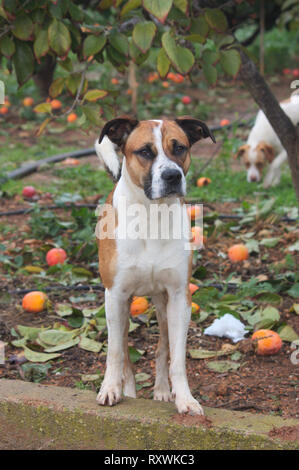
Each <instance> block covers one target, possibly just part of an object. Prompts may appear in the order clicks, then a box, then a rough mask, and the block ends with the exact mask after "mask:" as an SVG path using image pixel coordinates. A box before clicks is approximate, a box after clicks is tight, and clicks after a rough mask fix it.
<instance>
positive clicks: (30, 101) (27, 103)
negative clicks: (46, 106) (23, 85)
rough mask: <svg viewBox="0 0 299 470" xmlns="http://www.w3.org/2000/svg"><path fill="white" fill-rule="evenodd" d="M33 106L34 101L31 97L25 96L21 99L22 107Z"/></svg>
mask: <svg viewBox="0 0 299 470" xmlns="http://www.w3.org/2000/svg"><path fill="white" fill-rule="evenodd" d="M33 104H34V99H33V98H31V96H27V97H26V98H24V99H23V105H24V106H26V107H29V106H32V105H33Z"/></svg>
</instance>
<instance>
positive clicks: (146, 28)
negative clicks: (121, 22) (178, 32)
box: [132, 21, 157, 54]
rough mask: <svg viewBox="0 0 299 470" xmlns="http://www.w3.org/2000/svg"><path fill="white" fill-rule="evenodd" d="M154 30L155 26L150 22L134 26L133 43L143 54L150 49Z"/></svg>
mask: <svg viewBox="0 0 299 470" xmlns="http://www.w3.org/2000/svg"><path fill="white" fill-rule="evenodd" d="M156 30H157V28H156V25H155V24H154V23H153V22H152V21H144V22H142V23H138V24H136V25H135V27H134V29H133V34H132V37H133V41H134V43H135V44H136V46H137V47H138V49H140V50H141V52H143V54H145V53H146V52H147V51H148V50H149V48H150V47H151V45H152V42H153V40H154V37H155V34H156Z"/></svg>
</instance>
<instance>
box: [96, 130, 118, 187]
mask: <svg viewBox="0 0 299 470" xmlns="http://www.w3.org/2000/svg"><path fill="white" fill-rule="evenodd" d="M94 146H95V150H96V153H97V156H98V157H99V159H100V160H101V161H102V162H104V164H105V166H106V167H107V168H108V170H109V171H110V172H111V174H112V176H113V177H114V178H115V179H117V178H118V176H119V170H120V162H119V158H118V155H117V153H116V151H115V150H116V148H117V145H115V144H114V143H113V142H111V140H110V139H109V138H108V137H107V136H106V135H105V137H104V138H103V140H102V142H101V143H99V141H98V139H97V140H96V141H95V145H94Z"/></svg>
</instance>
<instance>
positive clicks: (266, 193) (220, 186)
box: [188, 161, 297, 209]
mask: <svg viewBox="0 0 299 470" xmlns="http://www.w3.org/2000/svg"><path fill="white" fill-rule="evenodd" d="M201 165H202V163H201ZM198 166H199V165H197V164H196V165H194V164H193V166H192V170H191V174H190V177H189V178H188V196H189V197H196V198H198V200H199V201H202V202H203V203H204V202H226V201H232V202H242V201H249V202H254V203H257V202H260V201H262V200H264V199H269V198H271V197H275V198H276V204H275V207H276V208H277V209H278V208H281V207H289V206H296V204H297V202H296V195H295V191H294V189H293V185H292V180H291V176H290V172H289V171H288V170H287V169H286V170H285V172H284V173H283V175H282V178H281V182H280V184H279V185H278V186H276V187H271V188H268V189H264V188H263V185H262V183H248V182H247V180H246V172H245V170H243V171H242V172H235V171H233V170H231V169H230V168H225V167H224V166H223V165H221V164H219V161H216V162H215V163H213V165H211V166H209V167H208V168H207V169H206V170H205V171H204V175H201V176H207V177H208V178H210V179H211V180H212V183H211V184H210V185H208V186H204V187H201V188H198V187H196V178H197V173H196V167H198Z"/></svg>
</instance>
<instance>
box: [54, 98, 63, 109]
mask: <svg viewBox="0 0 299 470" xmlns="http://www.w3.org/2000/svg"><path fill="white" fill-rule="evenodd" d="M61 107H62V103H61V101H60V100H52V101H51V108H52V109H60V108H61Z"/></svg>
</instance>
